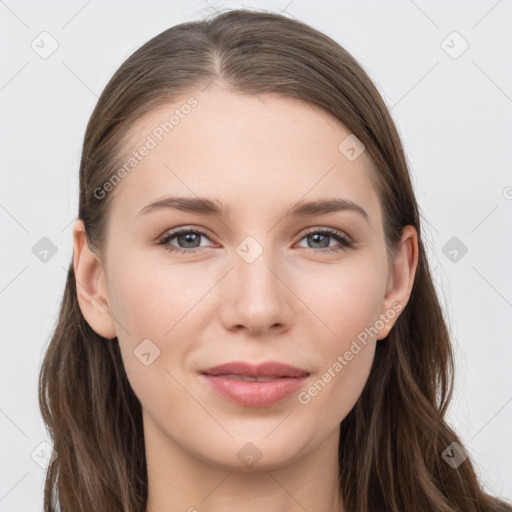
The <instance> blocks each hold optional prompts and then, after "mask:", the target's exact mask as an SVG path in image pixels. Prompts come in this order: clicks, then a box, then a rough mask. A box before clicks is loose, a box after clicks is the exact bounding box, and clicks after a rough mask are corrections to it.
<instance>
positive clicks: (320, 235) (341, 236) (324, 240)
mask: <svg viewBox="0 0 512 512" xmlns="http://www.w3.org/2000/svg"><path fill="white" fill-rule="evenodd" d="M304 239H307V240H309V241H310V242H311V243H312V244H313V246H315V245H316V247H312V248H311V247H306V249H307V250H308V251H313V252H314V253H315V254H318V253H332V252H338V251H343V250H346V249H350V248H351V247H353V245H354V244H353V242H352V241H351V240H350V239H349V238H348V236H347V235H345V233H343V232H342V231H338V230H337V229H333V228H324V229H321V230H319V229H318V228H314V229H312V230H310V231H308V232H307V233H306V234H305V235H304V236H303V237H302V238H301V240H304ZM332 239H334V240H336V241H337V242H338V244H339V245H338V246H335V247H329V242H330V240H332ZM318 246H319V247H318ZM317 249H319V250H317Z"/></svg>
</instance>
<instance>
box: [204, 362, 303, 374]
mask: <svg viewBox="0 0 512 512" xmlns="http://www.w3.org/2000/svg"><path fill="white" fill-rule="evenodd" d="M201 373H203V374H205V375H247V376H249V377H304V376H306V375H309V372H307V371H306V370H301V369H300V368H296V367H295V366H290V365H289V364H284V363H280V362H277V361H268V362H265V363H261V364H258V365H254V364H251V363H246V362H244V361H233V362H231V363H224V364H221V365H219V366H214V367H212V368H208V369H207V370H202V371H201Z"/></svg>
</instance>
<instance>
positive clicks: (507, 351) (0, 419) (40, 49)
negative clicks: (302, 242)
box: [0, 0, 512, 512]
mask: <svg viewBox="0 0 512 512" xmlns="http://www.w3.org/2000/svg"><path fill="white" fill-rule="evenodd" d="M241 5H244V6H248V7H254V8H264V9H269V10H273V11H276V12H279V11H283V10H284V9H286V11H285V12H286V13H288V14H289V15H291V16H294V17H296V18H298V19H300V20H303V21H305V22H306V23H308V24H310V25H312V26H313V27H315V28H317V29H319V30H321V31H323V32H325V33H326V34H327V35H329V36H330V37H332V38H333V39H335V40H337V41H338V42H339V43H340V44H341V45H342V46H344V47H345V48H346V49H347V50H348V51H349V52H351V53H352V54H353V55H354V57H356V59H358V60H359V62H360V63H361V64H362V65H363V67H364V68H365V69H366V70H367V71H368V73H369V74H370V76H371V77H372V79H373V80H374V81H375V82H376V85H377V87H378V88H379V90H380V91H381V93H382V95H383V97H384V100H385V101H386V103H387V105H388V106H389V108H390V109H391V113H392V116H393V118H394V119H395V122H396V123H397V126H398V129H399V132H400V134H401V136H402V139H403V143H404V147H405V151H406V153H407V157H408V160H409V162H410V166H411V172H412V175H413V180H414V185H415V189H416V193H417V197H418V200H419V203H420V206H421V209H422V213H423V216H424V218H425V230H426V231H425V236H426V243H427V247H428V251H429V256H430V261H431V264H432V267H433V269H434V274H435V279H436V285H437V287H438V290H439V293H440V296H441V300H442V302H443V305H444V308H445V311H446V314H447V316H448V321H449V325H450V329H451V331H452V333H453V337H454V344H455V350H456V356H457V360H456V363H457V375H456V377H457V380H456V388H455V393H454V400H453V403H452V407H451V409H450V412H449V415H448V421H449V424H450V425H452V426H453V427H454V428H455V430H456V432H457V433H458V434H459V435H460V436H461V438H462V440H463V441H464V442H465V446H466V448H467V450H468V451H469V453H470V455H471V456H472V457H473V460H474V461H475V463H476V466H477V470H478V473H479V475H480V478H481V479H482V481H483V482H484V484H485V486H486V488H487V489H488V490H489V491H490V492H491V493H494V494H497V495H501V496H504V497H507V498H509V499H511V498H512V446H511V442H510V433H511V431H512V428H511V427H512V403H511V402H512V377H511V371H510V368H511V365H512V346H511V343H510V341H511V332H512V322H511V317H512V315H511V313H512V272H511V262H512V260H511V257H510V256H511V253H512V172H511V164H512V150H511V146H512V140H511V135H512V70H511V64H510V63H511V55H512V30H511V20H512V5H511V3H510V1H506V0H505V1H503V0H500V1H495V0H489V1H478V2H477V1H473V2H467V1H464V2H462V1H458V2H454V1H451V2H446V1H429V2H427V1H425V0H422V1H420V0H417V1H416V2H413V1H412V0H395V1H388V2H382V1H371V2H370V1H362V2H355V1H347V2H339V1H338V2H335V1H325V0H324V1H318V0H316V1H314V2H306V1H304V0H294V1H291V2H290V1H289V0H285V1H274V2H272V1H266V2H265V1H260V2H251V3H249V2H247V3H244V4H241V3H230V2H214V1H210V2H209V3H207V2H206V1H203V0H196V1H190V2H185V1H181V2H178V1H176V2H170V1H161V2H157V1H151V2H141V1H140V2H135V1H123V2H120V1H111V2H108V3H107V2H102V1H100V0H92V1H86V0H74V1H68V2H64V1H61V2H57V1H47V2H44V3H43V2H36V1H31V2H23V1H19V2H15V1H14V0H5V1H0V44H1V48H2V53H1V68H0V108H1V122H0V129H1V133H0V147H1V155H2V158H1V162H0V165H1V169H2V182H1V187H0V222H1V236H2V241H3V243H2V250H1V251H0V258H1V260H0V263H1V269H2V270H1V277H0V314H1V317H2V357H1V358H0V393H1V395H0V432H1V438H0V443H1V456H0V460H1V469H0V512H6V511H14V510H16V511H19V510H23V511H28V512H31V511H39V510H41V509H42V491H43V476H44V470H43V469H42V468H41V467H40V466H39V465H38V464H37V463H36V462H35V461H39V462H40V463H41V464H42V465H43V466H44V462H41V461H44V460H45V459H46V460H47V457H48V456H49V453H50V452H49V451H48V449H47V447H46V451H45V446H46V445H42V447H41V446H40V443H42V442H44V441H46V440H47V435H46V431H45V428H44V425H43V423H42V420H41V418H40V415H39V409H38V405H37V395H36V386H37V375H38V371H39V366H40V363H41V360H42V357H43V353H44V350H45V348H46V345H47V343H48V341H49V337H50V335H51V332H52V329H53V328H54V325H55V322H56V318H57V314H58V308H59V305H60V299H61V296H62V291H63V289H64V282H65V277H66V271H65V269H66V268H67V266H68V264H69V262H70V260H71V257H72V238H71V237H72V222H73V220H74V219H75V217H76V215H77V204H78V162H79V157H80V147H81V142H82V138H83V134H84V131H85V126H86V123H87V120H88V118H89V116H90V114H91V112H92V109H93V107H94V105H95V102H96V100H97V96H98V95H99V94H100V92H101V90H102V89H103V87H104V86H105V85H106V83H107V81H108V80H109V78H110V77H111V75H112V74H113V73H114V71H115V70H116V69H117V67H118V66H119V65H120V64H121V63H122V62H123V61H124V60H125V59H126V58H127V57H128V56H129V55H130V54H131V53H132V52H133V51H134V50H135V49H136V48H138V47H139V46H140V45H141V44H143V43H144V42H146V41H147V40H148V39H150V38H151V37H152V36H154V35H156V34H157V33H159V32H161V31H162V30H164V29H166V28H168V27H170V26H172V25H175V24H177V23H181V22H183V21H189V20H192V19H196V18H199V17H204V16H205V15H206V14H209V13H211V12H214V9H216V8H217V9H219V8H226V7H239V6H241ZM43 31H46V32H48V33H49V34H50V36H47V35H42V36H41V35H40V34H41V32H43ZM454 31H456V32H457V33H458V34H459V35H457V34H453V32H454ZM52 40H55V41H56V42H57V44H58V48H57V49H56V51H55V52H54V53H53V54H51V55H50V56H48V57H47V58H42V57H41V54H42V53H44V52H45V51H46V52H48V51H50V50H51V48H52V47H51V45H52V44H55V43H53V42H52ZM443 41H444V42H443ZM465 41H466V42H467V44H469V47H468V48H467V49H466V50H465V51H464V52H463V53H461V54H460V55H459V53H460V52H461V51H462V50H463V49H464V47H465V44H466V43H465ZM31 45H32V46H34V49H33V48H32V47H31ZM43 56H45V57H46V55H43ZM43 237H47V238H49V239H50V240H51V241H52V242H53V244H55V246H56V250H57V252H56V254H55V255H54V256H53V257H50V256H51V253H50V255H48V261H46V262H43V261H41V260H40V259H39V258H38V257H36V255H35V254H34V253H33V251H32V248H33V247H34V246H35V245H36V244H37V243H38V242H39V241H40V239H41V238H43ZM453 237H456V238H457V240H455V242H454V241H452V242H450V244H453V243H455V244H458V246H457V245H454V246H453V247H452V245H448V246H447V245H446V244H447V243H448V242H449V241H450V240H451V239H452V238H453ZM461 243H462V244H464V245H465V246H466V247H467V253H466V254H463V253H462V252H461V250H460V247H462V246H461V245H460V244H461ZM36 247H38V246H36ZM453 250H455V251H457V252H456V253H454V252H453ZM36 252H37V251H36ZM455 256H456V261H453V259H454V257H455ZM41 257H42V256H41ZM34 450H35V451H34ZM31 454H33V458H32V456H31Z"/></svg>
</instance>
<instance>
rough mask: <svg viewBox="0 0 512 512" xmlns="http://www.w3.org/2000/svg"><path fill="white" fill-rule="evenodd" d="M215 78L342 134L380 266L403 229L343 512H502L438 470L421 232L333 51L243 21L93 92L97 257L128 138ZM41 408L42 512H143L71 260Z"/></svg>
mask: <svg viewBox="0 0 512 512" xmlns="http://www.w3.org/2000/svg"><path fill="white" fill-rule="evenodd" d="M213 81H217V82H220V83H222V85H223V87H226V88H227V89H229V90H230V91H233V92H235V93H240V94H246V95H255V94H277V95H279V96H281V97H283V98H295V99H300V100H302V101H304V102H307V103H309V104H311V105H315V106H317V107H318V108H320V109H322V110H323V111H324V112H327V113H329V114H331V115H332V116H334V117H336V118H337V119H339V120H340V121H341V122H342V123H344V124H345V125H346V126H347V127H348V128H349V130H350V131H351V132H352V133H353V134H354V135H355V136H356V137H357V138H358V139H359V140H360V141H361V142H362V143H363V144H364V146H365V148H366V151H367V155H368V156H369V157H370V161H371V168H370V169H369V173H370V177H371V183H372V186H373V187H374V188H375V191H376V192H377V195H378V197H379V201H380V204H381V208H382V212H383V231H384V237H385V242H386V247H387V251H388V255H392V254H393V251H394V250H395V249H396V248H397V247H398V244H399V242H400V240H401V235H402V229H403V227H404V226H406V225H412V226H414V228H415V229H416V231H417V234H418V251H419V254H418V258H419V259H418V266H417V271H416V275H415V280H414V284H413V288H412V291H411V295H410V298H409V302H408V303H407V305H406V307H405V308H404V309H403V311H402V314H401V315H400V316H399V318H398V319H397V321H396V324H395V326H394V328H393V330H392V331H391V332H390V333H389V334H388V336H387V337H386V338H385V339H384V340H382V341H380V342H379V343H378V344H377V347H376V352H375V357H374V362H373V366H372V369H371V372H370V375H369V378H368V381H367V383H366V385H365V387H364V389H363V392H362V394H361V396H360V397H359V399H358V401H357V403H356V404H355V406H354V407H353V409H352V410H351V411H350V413H349V414H348V415H347V416H346V417H345V419H344V420H343V421H342V423H341V426H340V429H341V431H340V445H339V484H340V491H341V496H342V500H343V503H344V506H345V509H346V511H347V512H369V511H386V512H403V511H405V510H414V511H428V512H449V511H464V512H477V511H478V512H480V511H489V512H491V511H492V512H497V511H512V506H510V505H508V504H507V503H505V502H504V501H502V500H500V499H498V498H495V497H492V496H490V495H489V494H487V493H486V492H484V490H483V488H482V487H481V486H480V484H479V481H478V478H477V476H476V474H475V470H474V468H473V465H472V462H471V458H470V457H468V458H467V459H466V460H464V462H462V463H461V464H460V465H459V466H458V467H456V468H454V467H452V466H451V465H449V464H448V463H446V462H445V461H444V460H443V458H442V453H443V451H444V450H445V449H446V448H447V447H448V446H449V445H451V443H453V442H457V443H459V444H460V445H461V446H462V444H463V443H462V442H461V440H460V439H459V437H457V435H456V434H455V433H454V431H453V430H452V429H451V428H450V427H449V426H448V425H447V423H446V421H445V420H444V416H445V413H446V410H447V407H448V405H449V403H450V401H451V398H452V390H453V378H454V377H453V375H454V366H453V352H452V346H451V342H450V335H449V331H448V328H447V324H446V321H445V318H444V316H443V311H442V308H441V305H440V302H439V300H438V297H437V294H436V290H435V287H434V284H433V280H432V276H431V272H430V269H429V264H428V261H427V255H426V253H425V246H424V242H423V239H422V235H421V222H420V213H419V208H418V205H417V202H416V198H415V195H414V192H413V188H412V185H411V179H410V174H409V169H408V165H407V162H406V158H405V156H404V151H403V148H402V144H401V141H400V138H399V135H398V132H397V129H396V127H395V125H394V122H393V120H392V118H391V117H390V113H389V111H388V109H387V107H386V105H385V103H384V101H383V99H382V98H381V96H380V94H379V92H378V91H377V89H376V87H375V85H374V84H373V83H372V81H371V79H370V78H369V76H368V75H367V73H366V72H365V71H364V69H363V68H362V66H361V65H360V64H359V63H358V62H357V61H356V60H355V59H354V57H352V56H351V55H350V54H349V53H348V52H347V51H346V50H345V49H344V48H343V47H341V46H340V45H339V44H338V43H337V42H335V41H334V40H332V39H330V38H329V37H327V36H326V35H324V34H323V33H321V32H319V31H317V30H316V29H314V28H312V27H310V26H308V25H306V24H304V23H303V22H300V21H297V20H295V19H290V18H288V17H285V16H283V15H280V14H276V13H271V12H266V11H256V10H247V9H238V10H230V11H226V12H221V13H220V14H217V15H216V16H214V17H212V18H211V19H204V20H201V21H194V22H188V23H182V24H179V25H176V26H173V27H171V28H169V29H167V30H165V31H163V32H162V33H160V34H159V35H157V36H156V37H154V38H152V39H151V40H150V41H148V42H147V43H145V44H144V45H143V46H142V47H140V48H139V49H138V50H137V51H135V52H134V53H133V54H132V55H131V56H130V57H129V58H128V59H127V60H126V61H125V62H124V63H123V64H122V65H121V67H120V68H119V69H118V70H117V71H116V72H115V74H114V75H113V77H112V78H111V80H110V81H109V82H108V84H107V85H106V87H105V89H104V90H103V92H102V94H101V96H100V98H99V100H98V102H97V105H96V107H95V109H94V111H93V113H92V115H91V118H90V120H89V123H88V125H87V129H86V133H85V137H84V142H83V147H82V154H81V161H80V171H79V212H78V217H79V219H82V220H83V222H84V225H85V228H86V233H87V241H88V244H89V247H90V248H91V249H92V250H93V251H94V252H96V253H97V254H98V255H99V256H100V257H101V255H102V249H103V248H104V242H105V237H106V236H107V224H108V219H109V208H110V205H111V203H112V197H113V194H109V195H107V196H106V197H105V198H104V199H103V198H101V199H100V198H98V197H96V196H97V194H96V195H95V194H94V191H95V190H96V189H97V188H98V187H101V186H102V185H103V184H105V182H107V181H108V180H109V178H110V177H111V176H112V175H113V174H114V171H115V169H116V168H117V166H118V165H119V163H120V162H121V161H122V155H123V152H124V151H126V147H125V146H126V138H127V133H128V130H129V129H130V127H131V126H133V124H134V122H136V121H137V120H138V119H140V118H141V116H142V115H144V114H145V113H148V112H150V111H152V110H154V109H156V108H158V107H161V106H164V105H166V104H169V103H171V102H173V101H176V99H178V98H182V97H183V96H184V95H186V94H190V92H191V91H194V90H199V89H204V88H205V87H207V86H208V85H209V84H211V83H212V82H213ZM38 398H39V406H40V409H41V414H42V417H43V420H44V422H45V424H46V426H47V430H48V431H49V435H50V437H51V439H52V441H53V448H54V450H55V451H56V452H57V457H56V458H55V459H54V460H52V461H51V462H50V464H49V465H48V468H47V472H46V478H45V490H44V510H45V512H50V511H54V510H55V507H56V506H57V507H59V508H60V510H62V511H63V512H79V511H80V512H92V511H95V512H96V511H98V510H109V511H110V512H121V511H123V512H144V511H145V507H146V502H147V493H148V482H147V469H146V455H145V449H144V434H143V423H142V407H141V404H140V402H139V400H138V398H137V397H136V396H135V394H134V392H133V390H132V388H131V386H130V384H129V381H128V379H127V376H126V372H125V369H124V366H123V361H122V358H121V354H120V349H119V342H118V339H117V338H114V339H112V340H108V339H105V338H103V337H102V336H100V335H98V334H96V333H95V332H94V331H93V329H92V328H91V327H90V326H89V324H88V323H87V322H86V320H85V318H84V316H83V315H82V312H81V310H80V307H79V304H78V300H77V283H76V280H75V275H74V270H73V262H72V261H71V263H70V265H69V269H68V274H67V281H66V285H65V290H64V294H63V298H62V303H61V307H60V313H59V317H58V322H57V324H56V327H55V329H54V331H53V333H52V337H51V340H50V343H49V345H48V348H47V350H46V353H45V357H44V360H43V362H42V365H41V371H40V375H39V389H38Z"/></svg>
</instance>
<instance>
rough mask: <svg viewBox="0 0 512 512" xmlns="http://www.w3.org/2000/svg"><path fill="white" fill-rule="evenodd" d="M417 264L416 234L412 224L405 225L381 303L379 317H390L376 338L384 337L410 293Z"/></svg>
mask: <svg viewBox="0 0 512 512" xmlns="http://www.w3.org/2000/svg"><path fill="white" fill-rule="evenodd" d="M417 266H418V234H417V232H416V229H415V228H414V227H413V226H405V227H404V229H403V231H402V239H401V241H400V245H399V247H398V248H397V250H396V253H395V257H394V259H393V266H392V270H391V275H390V280H389V283H390V284H389V287H388V290H387V292H386V296H385V298H384V301H383V303H382V311H381V317H382V316H383V315H385V316H386V317H387V318H389V317H392V319H390V321H389V322H387V323H386V325H385V326H384V328H383V329H382V330H381V332H380V333H379V335H378V336H377V339H382V338H385V337H386V336H387V335H388V334H389V332H390V330H391V329H392V328H393V325H394V324H395V323H396V321H397V319H398V316H399V315H400V314H401V312H402V311H403V309H404V308H405V306H406V305H407V302H408V301H409V297H410V295H411V291H412V287H413V284H414V278H415V275H416V268H417Z"/></svg>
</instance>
